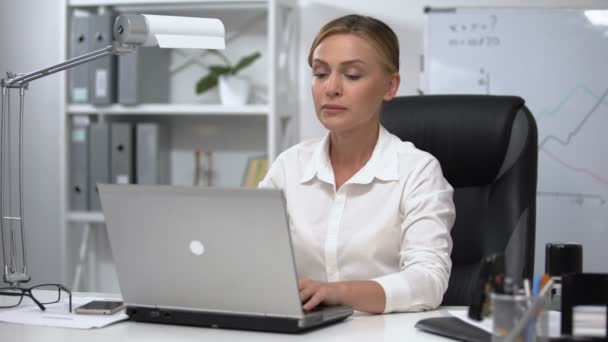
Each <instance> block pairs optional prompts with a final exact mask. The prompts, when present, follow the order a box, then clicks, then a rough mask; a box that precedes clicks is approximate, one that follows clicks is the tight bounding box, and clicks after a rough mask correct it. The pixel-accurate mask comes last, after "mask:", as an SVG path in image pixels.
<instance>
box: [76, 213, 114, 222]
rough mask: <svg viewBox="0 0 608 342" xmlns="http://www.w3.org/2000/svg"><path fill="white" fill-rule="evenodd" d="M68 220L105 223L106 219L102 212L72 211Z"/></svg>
mask: <svg viewBox="0 0 608 342" xmlns="http://www.w3.org/2000/svg"><path fill="white" fill-rule="evenodd" d="M67 220H68V222H91V223H104V222H105V221H106V220H105V218H104V217H103V213H102V212H96V211H92V212H88V211H70V212H68V215H67Z"/></svg>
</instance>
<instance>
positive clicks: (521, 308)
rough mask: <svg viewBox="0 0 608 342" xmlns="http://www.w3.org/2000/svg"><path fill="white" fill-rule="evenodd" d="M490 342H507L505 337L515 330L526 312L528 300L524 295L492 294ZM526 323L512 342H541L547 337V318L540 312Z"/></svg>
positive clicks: (528, 308)
mask: <svg viewBox="0 0 608 342" xmlns="http://www.w3.org/2000/svg"><path fill="white" fill-rule="evenodd" d="M491 300H492V323H493V328H492V342H503V341H507V336H508V335H509V334H510V333H511V331H512V330H513V329H514V328H515V326H516V325H517V323H518V322H519V320H520V319H522V318H523V316H524V315H525V313H526V312H527V311H528V310H531V309H532V308H531V302H530V299H529V298H527V297H526V296H524V295H510V294H498V293H492V295H491ZM530 317H531V318H530V319H529V321H528V323H526V324H525V325H524V328H523V329H522V330H521V331H520V332H519V333H517V335H516V337H515V339H514V341H518V342H520V341H521V342H543V341H547V340H548V339H547V336H548V316H547V315H545V314H543V312H542V311H540V310H539V312H537V313H534V314H533V315H531V316H530Z"/></svg>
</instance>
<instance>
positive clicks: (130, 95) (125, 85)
mask: <svg viewBox="0 0 608 342" xmlns="http://www.w3.org/2000/svg"><path fill="white" fill-rule="evenodd" d="M170 53H171V51H170V50H169V49H157V48H153V47H139V48H138V49H136V50H135V51H133V52H131V53H127V54H124V55H120V56H118V76H117V77H118V82H117V86H118V102H119V103H121V104H123V105H136V104H139V103H167V102H169V82H167V80H168V79H169V76H170V73H169V65H170V58H171V54H170Z"/></svg>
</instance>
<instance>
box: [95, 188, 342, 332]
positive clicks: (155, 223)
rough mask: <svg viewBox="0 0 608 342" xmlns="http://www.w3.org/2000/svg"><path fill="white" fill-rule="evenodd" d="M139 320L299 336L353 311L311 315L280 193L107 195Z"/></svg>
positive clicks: (126, 295)
mask: <svg viewBox="0 0 608 342" xmlns="http://www.w3.org/2000/svg"><path fill="white" fill-rule="evenodd" d="M99 194H100V198H101V204H102V208H103V213H104V215H105V220H106V225H107V229H108V235H109V239H110V246H111V249H112V254H113V256H114V261H115V264H116V270H117V274H118V280H119V284H120V290H121V292H122V296H123V301H124V302H125V304H126V306H127V309H126V313H127V315H128V316H129V317H130V319H131V320H135V321H140V322H154V323H170V324H184V325H194V326H206V327H217V328H235V329H247V330H262V331H273V332H288V333H296V332H302V331H306V330H309V329H312V328H316V327H320V326H324V325H327V324H330V323H334V322H339V321H341V320H344V319H345V318H346V317H348V316H350V315H351V314H352V313H353V310H352V308H349V307H344V306H334V307H331V306H328V307H324V308H320V309H319V310H314V311H311V312H304V311H303V309H302V303H301V301H300V297H299V290H298V284H297V274H296V268H295V262H294V256H293V251H292V246H291V237H290V231H289V226H288V221H287V215H286V210H285V208H286V207H285V200H284V197H283V194H282V192H281V191H280V190H274V189H245V188H206V187H179V186H144V185H104V184H100V185H99Z"/></svg>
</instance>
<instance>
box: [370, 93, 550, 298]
mask: <svg viewBox="0 0 608 342" xmlns="http://www.w3.org/2000/svg"><path fill="white" fill-rule="evenodd" d="M381 123H382V125H384V127H385V128H386V129H387V130H388V131H389V132H391V133H393V134H395V135H396V136H398V137H399V138H400V139H401V140H403V141H410V142H412V143H414V145H415V146H416V147H417V148H419V149H421V150H424V151H427V152H429V153H431V154H432V155H434V156H435V157H436V158H437V159H438V160H439V162H440V164H441V167H442V170H443V174H444V176H445V178H446V179H447V180H448V182H449V183H450V184H451V185H452V186H453V187H454V204H455V206H456V221H455V223H454V226H453V228H452V231H451V235H452V240H453V242H454V248H453V251H452V256H451V257H452V263H453V265H452V273H451V275H450V280H449V285H448V289H447V291H446V293H445V295H444V297H443V302H442V305H470V304H471V301H472V297H473V293H474V289H475V287H476V286H475V285H476V283H477V280H478V279H477V278H478V276H479V271H480V266H481V262H482V260H483V259H485V258H486V257H488V256H490V255H493V254H499V253H504V256H505V264H506V266H505V267H506V274H507V275H510V276H512V277H513V278H514V280H515V281H516V282H518V283H519V282H521V280H522V278H528V279H531V277H532V274H533V272H534V237H535V220H536V178H537V162H538V149H537V148H538V132H537V127H536V122H535V120H534V118H533V116H532V114H531V113H530V111H529V110H528V109H527V108H526V106H525V105H524V100H523V99H521V98H519V97H512V96H488V95H425V96H406V97H397V98H394V99H393V100H391V101H389V102H387V103H385V105H384V107H383V109H382V113H381Z"/></svg>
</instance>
